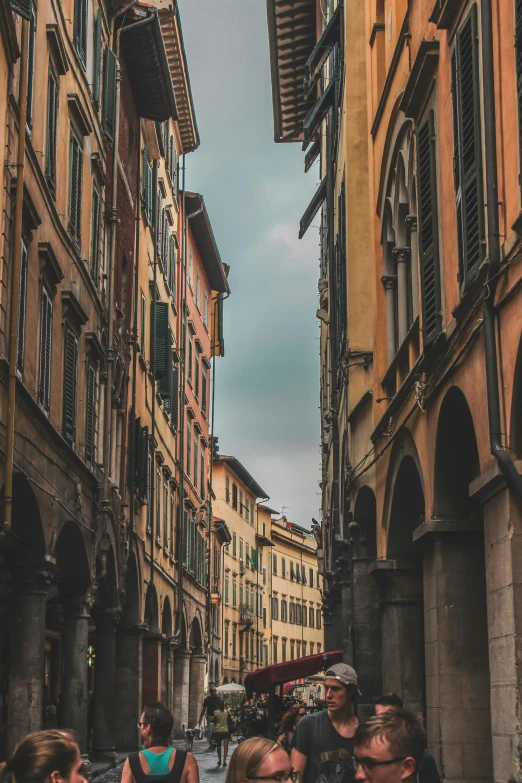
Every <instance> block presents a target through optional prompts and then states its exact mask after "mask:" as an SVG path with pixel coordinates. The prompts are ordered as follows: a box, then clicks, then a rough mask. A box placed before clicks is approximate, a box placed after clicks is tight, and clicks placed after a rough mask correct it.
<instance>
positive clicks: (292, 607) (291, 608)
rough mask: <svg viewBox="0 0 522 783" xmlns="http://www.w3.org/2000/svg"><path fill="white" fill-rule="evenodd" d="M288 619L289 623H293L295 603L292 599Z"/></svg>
mask: <svg viewBox="0 0 522 783" xmlns="http://www.w3.org/2000/svg"><path fill="white" fill-rule="evenodd" d="M289 621H290V622H291V623H295V604H294V602H293V601H290V618H289Z"/></svg>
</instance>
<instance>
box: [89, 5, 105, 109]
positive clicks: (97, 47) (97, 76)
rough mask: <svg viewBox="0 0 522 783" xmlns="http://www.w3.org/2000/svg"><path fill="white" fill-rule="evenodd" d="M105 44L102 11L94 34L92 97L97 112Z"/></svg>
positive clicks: (98, 16)
mask: <svg viewBox="0 0 522 783" xmlns="http://www.w3.org/2000/svg"><path fill="white" fill-rule="evenodd" d="M102 43H103V21H102V12H101V9H98V13H97V15H96V30H95V33H94V84H93V85H92V97H93V100H94V104H95V106H96V110H97V111H99V108H100V83H101V50H102Z"/></svg>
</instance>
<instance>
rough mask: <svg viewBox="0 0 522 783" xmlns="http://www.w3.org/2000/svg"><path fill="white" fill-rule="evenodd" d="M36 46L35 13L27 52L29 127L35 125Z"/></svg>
mask: <svg viewBox="0 0 522 783" xmlns="http://www.w3.org/2000/svg"><path fill="white" fill-rule="evenodd" d="M35 45H36V16H35V15H34V11H33V12H32V13H31V19H30V21H29V41H28V52H27V116H26V120H25V121H26V123H27V127H28V128H30V127H31V126H32V124H33V104H34V64H35Z"/></svg>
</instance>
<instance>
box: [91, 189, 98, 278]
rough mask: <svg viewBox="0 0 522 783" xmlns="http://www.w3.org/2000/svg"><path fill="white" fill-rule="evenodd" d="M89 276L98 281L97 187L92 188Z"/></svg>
mask: <svg viewBox="0 0 522 783" xmlns="http://www.w3.org/2000/svg"><path fill="white" fill-rule="evenodd" d="M91 220H92V223H91V265H90V266H91V277H92V279H93V280H94V282H97V281H98V262H99V259H100V234H101V198H100V194H99V193H98V191H97V189H96V188H95V187H93V189H92V216H91Z"/></svg>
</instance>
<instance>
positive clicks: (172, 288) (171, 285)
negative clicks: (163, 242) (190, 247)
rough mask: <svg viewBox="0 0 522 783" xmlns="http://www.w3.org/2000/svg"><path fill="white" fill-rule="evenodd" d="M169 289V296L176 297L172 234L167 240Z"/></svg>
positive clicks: (174, 246)
mask: <svg viewBox="0 0 522 783" xmlns="http://www.w3.org/2000/svg"><path fill="white" fill-rule="evenodd" d="M169 288H170V293H171V296H173V297H175V296H176V241H175V239H174V235H173V234H172V235H171V237H170V239H169Z"/></svg>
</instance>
